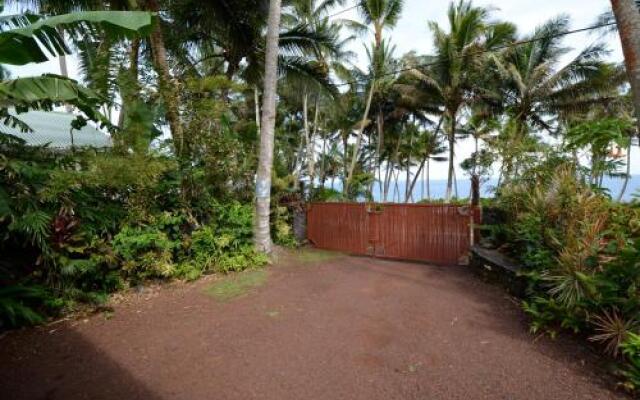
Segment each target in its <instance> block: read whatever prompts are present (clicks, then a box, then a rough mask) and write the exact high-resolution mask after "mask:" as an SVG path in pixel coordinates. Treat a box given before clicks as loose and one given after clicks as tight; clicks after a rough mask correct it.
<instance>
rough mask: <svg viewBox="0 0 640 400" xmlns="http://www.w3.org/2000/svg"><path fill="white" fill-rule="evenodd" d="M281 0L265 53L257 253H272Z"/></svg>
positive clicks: (273, 6)
mask: <svg viewBox="0 0 640 400" xmlns="http://www.w3.org/2000/svg"><path fill="white" fill-rule="evenodd" d="M280 7H281V1H280V0H270V4H269V18H268V23H267V41H266V43H267V48H266V54H265V70H264V91H263V93H264V95H263V100H262V120H261V124H260V125H261V128H262V129H261V131H260V153H259V158H258V172H257V174H256V216H255V226H254V243H255V246H256V248H257V249H258V251H262V252H265V253H267V254H268V253H271V250H272V245H273V244H272V241H271V233H270V223H269V215H270V204H271V170H272V168H273V143H274V131H275V124H276V90H277V86H278V36H279V32H280Z"/></svg>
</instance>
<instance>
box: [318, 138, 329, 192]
mask: <svg viewBox="0 0 640 400" xmlns="http://www.w3.org/2000/svg"><path fill="white" fill-rule="evenodd" d="M326 159H327V133H326V132H325V134H324V135H322V162H321V163H320V176H319V178H320V187H321V188H324V183H325V182H326V180H327V170H326V168H327V166H326Z"/></svg>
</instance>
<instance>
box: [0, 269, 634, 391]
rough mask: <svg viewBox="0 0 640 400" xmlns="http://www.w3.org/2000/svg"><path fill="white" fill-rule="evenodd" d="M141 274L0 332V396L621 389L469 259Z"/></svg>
mask: <svg viewBox="0 0 640 400" xmlns="http://www.w3.org/2000/svg"><path fill="white" fill-rule="evenodd" d="M289 264H290V265H289V266H286V267H272V268H270V269H269V270H268V272H267V273H266V279H262V277H261V279H260V281H259V284H258V283H256V284H255V285H254V286H252V287H250V288H249V289H247V290H248V292H246V293H244V294H242V295H240V296H239V297H235V298H231V299H225V300H224V301H223V300H221V299H219V298H216V297H214V296H212V295H211V293H212V290H211V285H213V284H214V281H212V280H211V278H210V279H205V280H202V281H199V282H196V283H194V284H174V285H169V286H166V287H162V288H159V289H154V290H151V289H144V290H142V292H141V293H137V294H135V295H133V296H132V298H129V299H125V300H123V301H120V302H119V303H118V304H116V305H114V312H113V313H103V314H97V315H94V316H92V317H89V318H86V319H80V320H73V321H66V322H63V323H59V324H54V325H50V326H47V327H41V328H35V329H26V330H21V331H15V332H10V333H9V334H7V335H5V336H4V337H3V338H1V339H0V398H1V399H12V400H20V399H66V400H68V399H91V400H98V399H118V400H120V399H145V400H155V399H190V400H192V399H278V400H282V399H323V400H333V399H366V400H375V399H385V400H389V399H428V400H434V399H562V400H570V399H580V400H584V399H618V398H622V399H624V398H627V397H625V396H624V395H622V394H621V393H618V392H614V391H612V390H610V388H609V387H608V384H607V383H606V382H607V381H609V382H610V381H611V378H610V377H605V376H603V372H602V370H601V369H600V367H599V366H598V357H597V356H596V355H595V354H594V353H592V352H591V351H589V350H588V349H587V348H585V347H583V346H582V345H580V344H579V343H577V342H576V341H573V340H571V339H568V338H560V339H557V340H556V341H551V340H549V339H546V338H538V339H537V340H536V338H535V337H533V336H531V335H530V334H529V333H528V326H527V322H526V320H525V318H524V316H523V313H522V311H521V310H520V309H519V307H518V306H517V304H516V303H515V302H514V301H513V300H511V299H510V298H508V297H507V296H506V295H505V293H504V292H503V291H502V290H501V289H499V288H496V287H493V286H491V285H488V284H485V283H483V282H481V281H480V280H479V279H478V278H477V277H476V276H475V275H473V274H472V273H471V272H470V271H469V270H468V269H467V268H465V267H432V266H428V265H422V264H411V263H403V262H394V261H383V260H377V259H370V258H357V257H334V258H327V259H322V260H321V261H319V262H315V263H314V262H308V261H305V262H299V263H295V262H293V263H289Z"/></svg>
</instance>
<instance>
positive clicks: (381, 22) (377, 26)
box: [358, 0, 404, 169]
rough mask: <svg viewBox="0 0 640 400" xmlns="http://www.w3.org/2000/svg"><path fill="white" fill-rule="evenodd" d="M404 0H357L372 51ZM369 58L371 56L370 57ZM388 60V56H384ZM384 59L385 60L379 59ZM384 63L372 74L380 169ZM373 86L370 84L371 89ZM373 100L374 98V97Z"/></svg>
mask: <svg viewBox="0 0 640 400" xmlns="http://www.w3.org/2000/svg"><path fill="white" fill-rule="evenodd" d="M403 5H404V0H359V2H358V10H359V12H360V15H361V17H362V19H363V22H364V24H363V25H361V29H360V30H361V31H364V30H365V29H366V28H367V27H370V29H371V30H372V31H373V37H374V46H373V48H372V51H373V52H377V50H378V49H380V48H381V47H382V46H383V42H384V38H383V33H384V30H385V29H389V28H393V27H395V26H396V24H397V23H398V21H399V20H400V16H401V14H402V8H403ZM377 53H378V54H380V55H384V54H385V51H382V52H377ZM370 58H371V57H370ZM385 59H386V60H389V59H390V57H385ZM381 61H385V60H381ZM384 66H385V63H384V62H380V63H378V66H377V69H378V70H377V71H376V72H377V73H376V74H375V75H374V79H376V85H375V89H376V91H377V92H378V94H379V99H377V101H375V102H376V103H377V106H376V108H377V109H378V112H377V115H376V130H377V132H378V139H377V146H376V163H375V165H374V167H375V168H377V169H380V162H381V157H382V147H383V145H384V104H385V102H384V94H383V93H382V92H384V89H385V88H388V87H389V81H390V80H389V79H386V82H385V84H380V82H379V81H380V80H381V79H384V78H386V77H387V76H386V73H388V71H387V70H386V69H384ZM373 88H374V86H372V89H373ZM374 100H375V99H374Z"/></svg>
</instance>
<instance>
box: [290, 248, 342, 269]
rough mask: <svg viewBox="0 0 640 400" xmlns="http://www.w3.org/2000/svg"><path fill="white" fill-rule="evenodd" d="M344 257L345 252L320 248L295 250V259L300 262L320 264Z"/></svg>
mask: <svg viewBox="0 0 640 400" xmlns="http://www.w3.org/2000/svg"><path fill="white" fill-rule="evenodd" d="M342 257H344V254H343V253H337V252H334V251H328V250H318V249H309V248H307V249H300V250H297V251H295V252H294V260H295V261H296V262H298V263H299V264H303V265H309V264H319V263H323V262H329V261H334V260H337V259H339V258H342Z"/></svg>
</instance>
